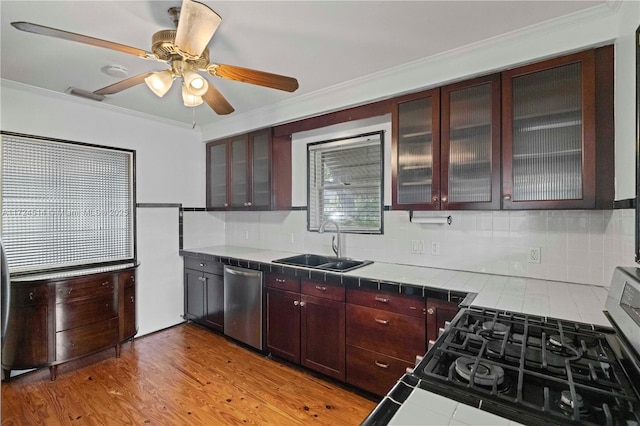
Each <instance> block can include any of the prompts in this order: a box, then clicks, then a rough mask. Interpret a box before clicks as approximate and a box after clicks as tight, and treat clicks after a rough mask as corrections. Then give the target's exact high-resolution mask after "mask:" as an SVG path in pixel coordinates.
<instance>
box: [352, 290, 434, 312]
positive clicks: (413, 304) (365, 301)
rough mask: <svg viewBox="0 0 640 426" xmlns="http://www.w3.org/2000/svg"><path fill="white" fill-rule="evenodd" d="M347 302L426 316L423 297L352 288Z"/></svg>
mask: <svg viewBox="0 0 640 426" xmlns="http://www.w3.org/2000/svg"><path fill="white" fill-rule="evenodd" d="M347 303H353V304H354V305H361V306H368V307H370V308H376V309H382V310H385V311H389V312H396V313H399V314H404V315H411V316H414V317H419V318H424V317H425V315H426V314H425V312H426V309H425V300H424V299H423V298H422V297H417V296H406V295H404V294H397V293H385V292H381V291H375V290H367V289H362V288H350V289H348V290H347Z"/></svg>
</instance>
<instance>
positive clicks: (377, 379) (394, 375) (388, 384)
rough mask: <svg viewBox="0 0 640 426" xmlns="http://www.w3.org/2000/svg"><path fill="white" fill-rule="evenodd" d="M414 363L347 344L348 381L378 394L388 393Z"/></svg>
mask: <svg viewBox="0 0 640 426" xmlns="http://www.w3.org/2000/svg"><path fill="white" fill-rule="evenodd" d="M407 367H409V368H413V364H411V363H409V362H406V361H403V360H400V359H397V358H393V357H390V356H387V355H383V354H381V353H378V352H374V351H369V350H366V349H362V348H357V347H355V346H350V345H347V383H349V384H352V385H354V386H357V387H359V388H361V389H364V390H366V391H369V392H373V393H375V394H376V395H386V394H387V392H389V390H390V389H391V388H392V387H393V385H394V384H395V383H396V382H397V381H398V380H399V379H400V377H402V375H403V374H404V373H405V372H406V369H407Z"/></svg>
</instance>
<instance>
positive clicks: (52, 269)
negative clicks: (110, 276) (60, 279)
mask: <svg viewBox="0 0 640 426" xmlns="http://www.w3.org/2000/svg"><path fill="white" fill-rule="evenodd" d="M5 136H8V137H16V138H22V139H30V140H32V141H43V142H49V143H57V144H61V145H75V146H79V147H85V148H91V149H96V150H102V151H115V152H120V153H124V154H127V155H128V157H129V158H128V160H129V161H128V163H129V164H128V166H129V195H130V203H129V204H130V229H129V230H128V231H129V233H130V238H131V244H132V248H131V251H130V256H131V257H128V256H127V257H124V258H119V259H115V260H110V261H99V262H88V263H77V264H68V263H67V264H61V265H62V266H59V267H57V266H51V265H45V267H37V266H34V267H32V268H28V269H27V268H19V269H18V270H14V271H11V270H10V275H11V277H21V276H29V275H41V274H48V273H59V272H71V271H77V270H85V269H91V270H93V269H99V268H109V267H114V266H119V265H131V264H134V265H135V264H137V258H138V255H137V247H138V244H137V205H138V204H137V198H136V197H137V194H136V186H137V185H136V151H135V150H132V149H126V148H119V147H113V146H106V145H98V144H92V143H87V142H79V141H71V140H66V139H57V138H51V137H45V136H36V135H30V134H24V133H16V132H9V131H4V130H0V165H1V164H2V161H3V160H2V149H1V147H2V144H3V140H2V139H3V138H4V137H5ZM2 217H3V197H2V173H0V238H1V236H2V228H3V225H2ZM5 251H6V245H5Z"/></svg>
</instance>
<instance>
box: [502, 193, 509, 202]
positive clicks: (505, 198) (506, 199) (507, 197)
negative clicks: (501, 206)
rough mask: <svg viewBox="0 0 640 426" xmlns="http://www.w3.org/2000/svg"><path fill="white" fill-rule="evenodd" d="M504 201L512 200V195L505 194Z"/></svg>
mask: <svg viewBox="0 0 640 426" xmlns="http://www.w3.org/2000/svg"><path fill="white" fill-rule="evenodd" d="M502 199H503V200H505V201H509V200H511V194H505V195H504V197H502Z"/></svg>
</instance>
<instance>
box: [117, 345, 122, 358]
mask: <svg viewBox="0 0 640 426" xmlns="http://www.w3.org/2000/svg"><path fill="white" fill-rule="evenodd" d="M121 348H122V346H121V345H120V343H118V344H117V345H116V358H120V349H121Z"/></svg>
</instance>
